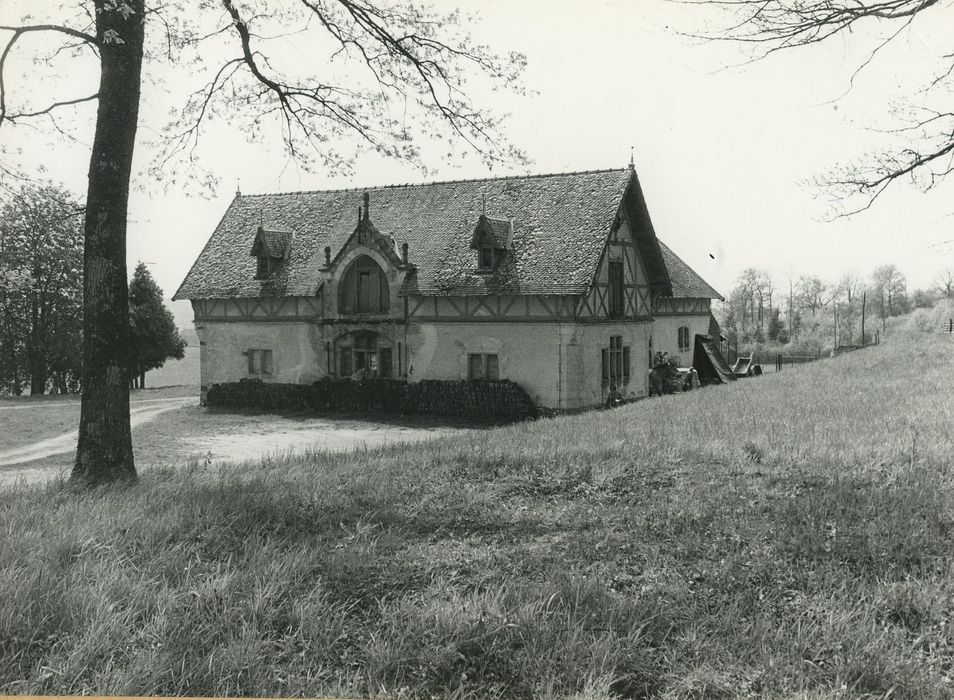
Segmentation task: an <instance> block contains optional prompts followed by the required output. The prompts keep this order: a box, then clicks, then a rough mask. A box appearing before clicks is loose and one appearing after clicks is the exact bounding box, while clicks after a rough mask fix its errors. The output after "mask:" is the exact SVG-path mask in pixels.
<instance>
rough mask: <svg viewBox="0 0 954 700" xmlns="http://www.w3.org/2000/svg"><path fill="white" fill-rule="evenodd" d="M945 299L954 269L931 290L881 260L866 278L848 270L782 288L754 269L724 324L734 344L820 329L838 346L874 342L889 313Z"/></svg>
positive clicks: (951, 292)
mask: <svg viewBox="0 0 954 700" xmlns="http://www.w3.org/2000/svg"><path fill="white" fill-rule="evenodd" d="M941 298H947V299H954V269H947V270H943V271H942V272H940V273H939V274H938V276H937V277H936V278H935V281H934V284H933V285H932V286H931V287H930V288H929V289H915V290H914V291H912V292H909V291H908V285H907V279H906V278H905V276H904V274H903V273H902V272H901V271H900V270H898V268H897V267H896V266H895V265H881V266H880V267H877V268H875V269H874V270H873V271H872V272H871V274H870V276H868V277H867V278H863V277H860V276H858V275H855V274H853V273H846V274H844V275H842V276H841V277H840V278H839V279H838V280H837V281H833V282H831V281H826V280H823V279H822V278H820V277H817V276H815V275H802V276H800V277H798V278H797V279H794V278H790V279H789V280H787V283H786V284H785V285H784V286H782V287H780V286H779V285H777V284H776V283H775V281H774V280H773V279H772V277H771V276H770V275H769V274H768V273H767V272H765V271H764V270H758V269H755V268H749V269H747V270H745V271H743V272H742V274H741V275H740V276H739V279H738V282H737V283H736V286H735V287H734V288H733V289H732V292H731V293H730V294H729V297H728V299H727V300H726V303H725V306H724V307H723V316H722V325H723V328H724V330H725V332H726V336H727V338H728V340H729V343H730V346H735V345H738V344H742V345H746V344H750V343H765V342H771V343H779V344H785V343H789V342H791V341H798V340H799V338H800V336H803V335H805V334H809V335H812V336H817V335H818V334H819V333H826V334H827V335H828V336H829V339H830V341H831V342H833V343H834V344H835V345H852V344H861V343H862V342H870V339H871V337H872V335H873V334H874V332H875V331H876V328H877V327H878V326H881V328H882V329H883V328H884V325H885V321H886V319H887V318H889V317H891V316H897V315H900V314H904V313H908V312H910V311H912V310H913V309H915V308H926V307H930V306H932V305H933V304H934V302H935V301H936V300H937V299H941ZM863 321H864V322H866V323H867V325H866V327H865V329H864V335H865V339H864V341H863V339H862V323H863Z"/></svg>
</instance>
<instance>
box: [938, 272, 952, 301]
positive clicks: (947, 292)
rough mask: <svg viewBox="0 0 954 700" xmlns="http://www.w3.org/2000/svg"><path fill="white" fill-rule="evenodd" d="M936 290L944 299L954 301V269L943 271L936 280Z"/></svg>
mask: <svg viewBox="0 0 954 700" xmlns="http://www.w3.org/2000/svg"><path fill="white" fill-rule="evenodd" d="M934 289H935V290H936V291H937V293H938V294H939V295H940V296H941V297H943V298H944V299H954V269H952V268H950V267H949V268H947V269H944V270H941V271H940V272H939V273H938V275H937V277H936V278H935V280H934Z"/></svg>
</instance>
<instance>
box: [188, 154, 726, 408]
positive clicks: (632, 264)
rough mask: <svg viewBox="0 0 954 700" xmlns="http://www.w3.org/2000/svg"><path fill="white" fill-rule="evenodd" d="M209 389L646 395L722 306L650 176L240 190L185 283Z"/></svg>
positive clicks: (596, 399) (568, 404) (567, 403)
mask: <svg viewBox="0 0 954 700" xmlns="http://www.w3.org/2000/svg"><path fill="white" fill-rule="evenodd" d="M175 298H176V299H190V300H191V302H192V305H193V309H194V311H195V324H196V330H197V332H198V335H199V340H200V347H201V350H200V356H201V384H202V391H203V395H204V393H205V391H206V389H207V388H208V387H209V386H210V385H212V384H215V383H221V382H234V381H238V380H239V379H243V378H257V379H261V380H262V381H266V382H290V383H310V382H314V381H317V380H320V379H322V378H325V377H331V378H349V377H350V378H356V379H358V378H363V377H391V378H399V379H405V380H407V381H410V382H414V381H419V380H422V379H453V380H458V379H476V380H479V379H509V380H511V381H513V382H516V383H517V384H519V385H520V386H522V387H523V388H524V389H525V390H526V391H527V393H528V394H529V395H530V397H531V398H532V399H533V400H534V402H535V403H536V404H537V405H538V406H543V407H547V408H553V409H563V410H568V409H578V408H585V407H589V406H595V405H600V404H602V403H603V402H604V401H605V400H606V397H607V395H608V393H609V391H610V389H611V387H617V389H618V390H619V391H620V392H621V393H622V394H623V395H624V396H627V397H639V396H645V395H646V394H647V392H648V385H647V376H646V375H647V372H646V370H647V369H648V367H649V366H650V362H651V358H652V357H653V354H654V352H657V351H664V352H668V353H670V354H677V355H680V356H681V357H687V358H689V357H691V350H688V352H687V351H686V349H685V348H684V345H685V344H687V343H689V342H690V339H692V338H694V336H695V334H696V333H707V332H708V331H709V324H710V320H711V312H710V303H711V300H712V299H713V298H721V297H719V295H718V293H717V292H716V291H715V290H713V289H712V288H711V287H710V286H709V285H708V284H706V283H705V282H704V281H703V280H702V279H701V278H700V277H699V276H698V275H697V274H696V273H695V272H693V271H692V270H691V269H690V268H689V267H688V266H687V265H686V264H685V263H683V262H682V261H681V260H680V259H679V258H678V257H677V256H675V254H674V253H672V251H671V250H669V249H668V248H667V247H665V246H664V245H663V244H662V243H661V242H660V241H658V239H657V238H656V235H655V232H654V230H653V227H652V222H651V220H650V218H649V213H648V210H647V208H646V203H645V200H644V198H643V194H642V191H641V189H640V186H639V181H638V178H637V176H636V173H635V171H634V170H633V169H632V168H629V169H625V170H608V171H592V172H585V173H567V174H556V175H541V176H528V177H510V178H498V179H489V180H469V181H457V182H441V183H430V184H423V185H404V186H392V187H382V188H376V189H371V190H368V191H365V192H360V191H357V190H335V191H323V192H301V193H287V194H275V195H253V196H242V195H238V194H237V195H236V198H235V199H234V200H233V201H232V203H231V205H230V206H229V209H228V210H227V212H226V213H225V216H224V217H223V219H222V221H221V222H220V223H219V225H218V227H216V230H215V231H214V232H213V234H212V236H211V238H210V239H209V242H208V243H207V244H206V246H205V248H204V249H203V251H202V252H201V253H200V255H199V257H198V259H197V260H196V262H195V264H194V265H193V267H192V269H191V270H190V271H189V273H188V275H187V276H186V279H185V281H184V282H183V283H182V285H181V287H180V288H179V290H178V292H177V293H176V295H175Z"/></svg>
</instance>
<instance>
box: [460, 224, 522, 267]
mask: <svg viewBox="0 0 954 700" xmlns="http://www.w3.org/2000/svg"><path fill="white" fill-rule="evenodd" d="M512 246H513V219H509V220H508V219H493V218H490V217H489V216H485V215H483V214H481V215H480V218H479V219H478V220H477V226H476V227H475V228H474V234H473V236H471V239H470V247H471V249H472V250H475V251H477V272H479V273H490V272H493V271H494V268H495V267H497V264H498V263H499V262H500V261H501V260H502V259H503V258H504V256H505V255H506V254H507V251H509V250H510V249H511V247H512Z"/></svg>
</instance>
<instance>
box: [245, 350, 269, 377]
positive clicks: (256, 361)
mask: <svg viewBox="0 0 954 700" xmlns="http://www.w3.org/2000/svg"><path fill="white" fill-rule="evenodd" d="M245 354H246V355H247V356H248V373H249V374H250V375H251V376H253V377H268V376H271V374H272V372H273V371H274V363H273V361H272V351H271V350H268V349H264V348H249V349H248V352H246V353H245Z"/></svg>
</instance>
